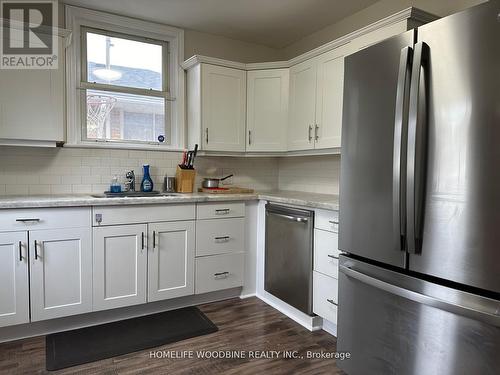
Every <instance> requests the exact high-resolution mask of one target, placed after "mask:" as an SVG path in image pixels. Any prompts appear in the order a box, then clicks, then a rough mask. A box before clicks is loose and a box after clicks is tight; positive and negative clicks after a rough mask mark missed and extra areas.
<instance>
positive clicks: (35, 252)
mask: <svg viewBox="0 0 500 375" xmlns="http://www.w3.org/2000/svg"><path fill="white" fill-rule="evenodd" d="M29 258H30V271H31V276H30V287H31V320H32V321H38V320H45V319H52V318H59V317H62V316H68V315H75V314H82V313H86V312H89V311H92V241H91V232H90V228H70V229H57V230H38V231H31V232H30V255H29Z"/></svg>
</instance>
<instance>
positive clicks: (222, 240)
mask: <svg viewBox="0 0 500 375" xmlns="http://www.w3.org/2000/svg"><path fill="white" fill-rule="evenodd" d="M230 239H231V237H229V236H222V237H215V238H214V240H215V242H216V243H221V242H229V240H230Z"/></svg>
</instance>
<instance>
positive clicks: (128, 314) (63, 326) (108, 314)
mask: <svg viewBox="0 0 500 375" xmlns="http://www.w3.org/2000/svg"><path fill="white" fill-rule="evenodd" d="M241 289H242V288H241V287H239V288H232V289H226V290H220V291H217V292H211V293H205V294H200V295H192V296H186V297H179V298H173V299H169V300H164V301H159V302H152V303H146V304H143V305H136V306H128V307H123V308H119V309H112V310H104V311H96V312H91V313H87V314H81V315H73V316H67V317H64V318H58V319H50V320H44V321H40V322H33V323H27V324H19V325H15V326H9V327H2V328H0V343H2V342H7V341H14V340H20V339H25V338H29V337H35V336H43V335H48V334H51V333H56V332H62V331H68V330H73V329H78V328H84V327H90V326H95V325H99V324H105V323H111V322H115V321H118V320H124V319H130V318H136V317H138V316H144V315H149V314H155V313H159V312H163V311H168V310H175V309H180V308H183V307H188V306H195V305H201V304H206V303H211V302H216V301H223V300H225V299H230V298H238V297H240V295H241Z"/></svg>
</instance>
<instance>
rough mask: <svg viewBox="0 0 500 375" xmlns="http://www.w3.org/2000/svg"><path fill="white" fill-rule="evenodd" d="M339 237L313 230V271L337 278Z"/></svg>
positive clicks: (335, 234)
mask: <svg viewBox="0 0 500 375" xmlns="http://www.w3.org/2000/svg"><path fill="white" fill-rule="evenodd" d="M338 243H339V236H338V234H337V233H332V232H327V231H324V230H321V229H315V230H314V270H315V271H318V272H321V273H324V274H325V275H328V276H331V277H334V278H336V279H337V278H338V275H339V254H340V251H339V249H338V246H339V245H338Z"/></svg>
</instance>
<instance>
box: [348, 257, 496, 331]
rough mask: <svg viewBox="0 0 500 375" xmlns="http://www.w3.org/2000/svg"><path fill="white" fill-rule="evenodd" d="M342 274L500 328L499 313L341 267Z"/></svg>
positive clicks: (388, 291) (415, 300)
mask: <svg viewBox="0 0 500 375" xmlns="http://www.w3.org/2000/svg"><path fill="white" fill-rule="evenodd" d="M339 270H340V272H342V273H343V274H345V275H346V276H347V277H351V278H353V279H356V280H358V281H360V282H362V283H364V284H366V285H370V286H372V287H374V288H377V289H379V290H383V291H385V292H387V293H390V294H393V295H396V296H399V297H402V298H406V299H408V300H411V301H414V302H417V303H420V304H423V305H427V306H431V307H434V308H437V309H439V310H444V311H448V312H450V313H452V314H458V315H462V316H465V317H469V318H472V319H475V320H480V321H482V322H485V323H487V324H491V325H493V326H496V327H500V315H499V314H498V310H497V311H493V310H488V309H485V308H482V306H479V305H475V306H463V305H459V304H455V303H451V302H448V301H445V300H442V299H439V298H435V297H431V296H428V295H425V294H422V293H418V292H414V291H413V290H409V289H405V288H402V287H399V286H396V285H393V284H390V283H388V282H385V281H382V280H379V279H376V278H374V277H371V276H368V275H366V274H364V273H362V272H359V271H355V270H353V269H352V268H349V267H346V266H344V265H340V267H339Z"/></svg>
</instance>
